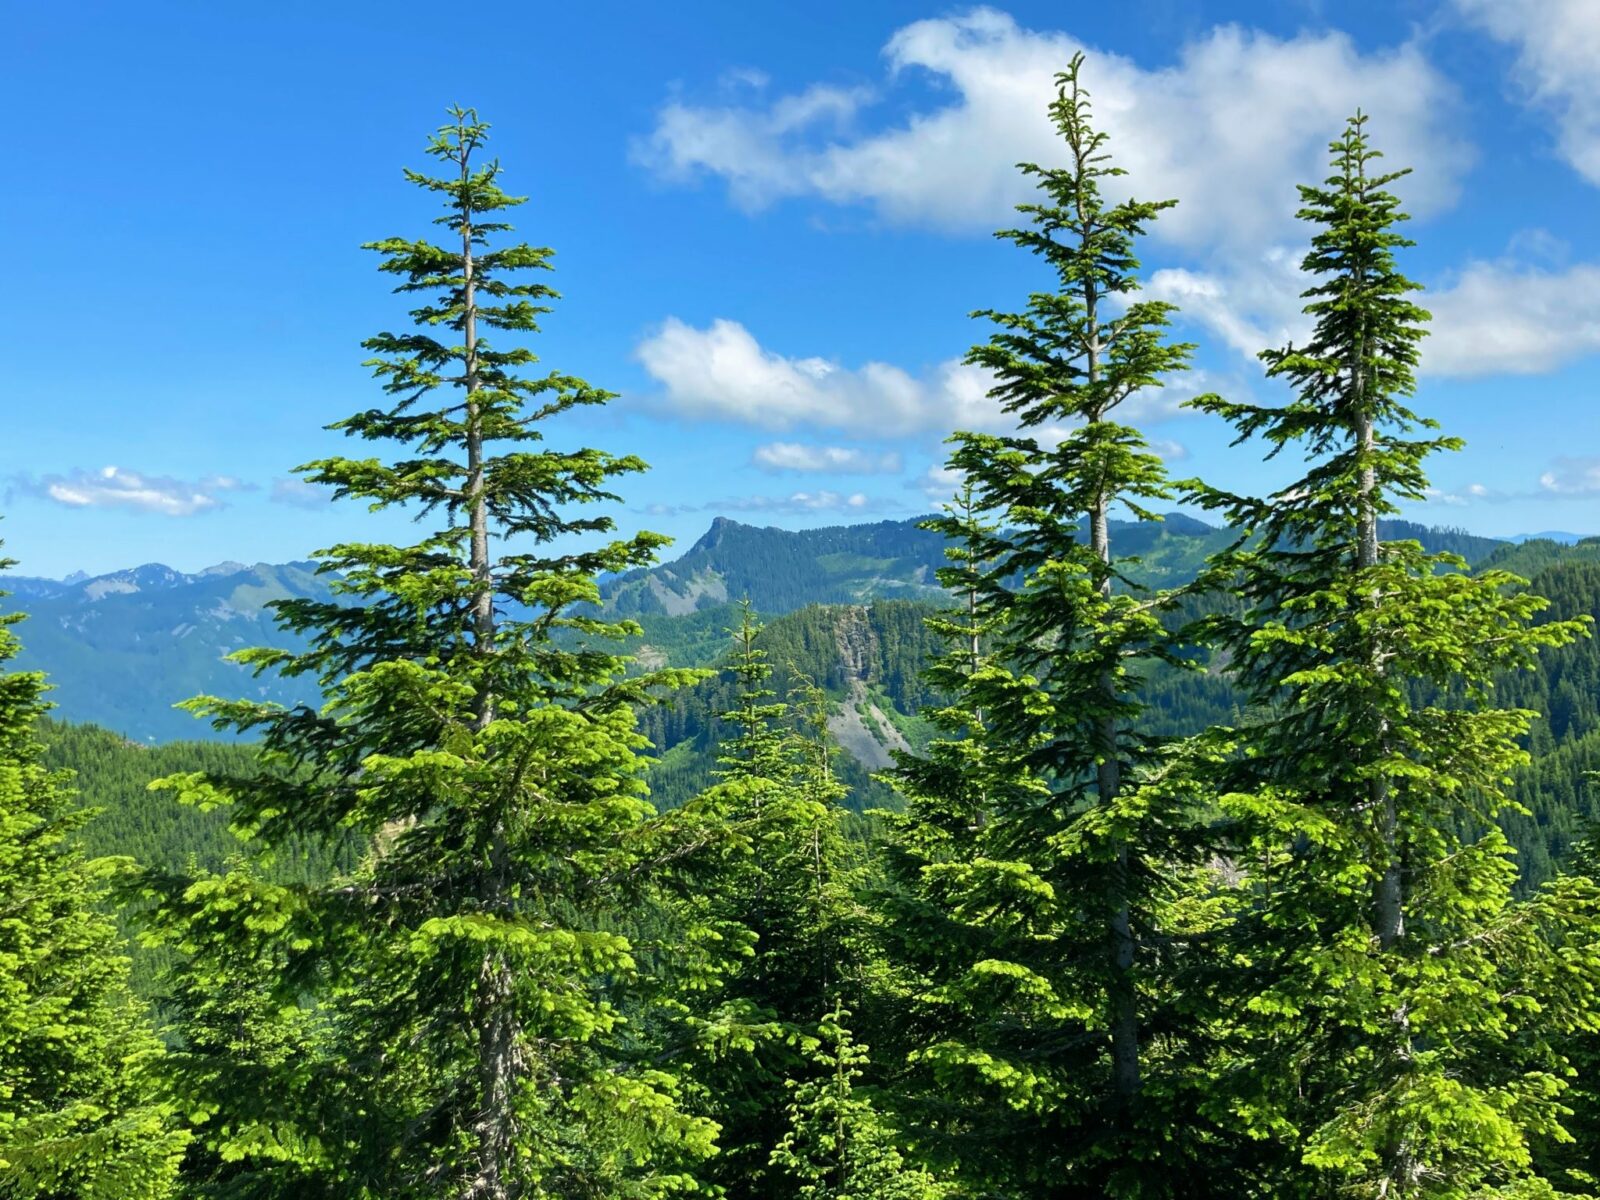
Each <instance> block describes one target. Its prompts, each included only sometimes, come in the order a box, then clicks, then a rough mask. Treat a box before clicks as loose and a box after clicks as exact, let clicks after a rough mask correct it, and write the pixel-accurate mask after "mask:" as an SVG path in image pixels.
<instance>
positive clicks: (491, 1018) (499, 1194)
mask: <svg viewBox="0 0 1600 1200" xmlns="http://www.w3.org/2000/svg"><path fill="white" fill-rule="evenodd" d="M467 155H468V152H467V150H466V149H465V148H463V150H462V154H461V180H462V183H463V184H465V183H466V182H467V180H468V179H469V178H470V168H469V166H468V157H467ZM473 233H474V229H473V221H472V207H471V202H470V199H469V198H468V197H467V196H466V195H463V197H462V220H461V275H462V339H463V354H464V362H463V383H464V386H465V388H466V393H467V397H466V417H467V428H466V442H467V480H466V498H467V518H468V523H469V531H470V539H471V540H470V545H469V550H468V567H469V569H470V570H471V572H472V581H473V588H472V637H473V647H474V649H475V651H476V653H477V654H478V656H479V657H480V658H482V659H487V658H488V657H489V656H490V655H491V654H492V653H493V652H494V639H495V622H494V577H493V574H492V571H491V569H490V563H489V506H488V503H487V500H486V498H485V495H484V453H483V441H484V439H483V411H482V406H481V405H480V403H479V399H478V389H479V387H480V386H481V383H482V379H481V376H480V369H479V362H478V303H477V275H476V264H475V262H474V259H473V245H472V239H473ZM473 715H474V724H475V725H476V726H477V728H479V729H483V728H486V727H487V726H488V725H489V723H490V722H492V721H493V720H494V695H493V692H492V690H491V688H490V685H489V683H488V682H487V680H485V681H483V682H480V684H479V688H478V694H477V697H476V698H475V701H474V714H473ZM491 837H492V844H491V846H490V849H489V858H490V862H489V867H488V870H487V871H486V872H485V873H484V876H483V878H482V888H481V893H480V895H479V900H480V901H481V902H482V903H483V905H484V907H485V909H486V911H488V912H489V913H490V914H492V915H494V916H497V917H498V916H503V915H504V913H505V908H506V904H507V898H508V894H509V887H508V881H507V878H506V875H507V863H506V858H507V850H506V845H505V831H504V829H503V828H501V827H496V828H495V829H494V830H493V832H492V835H491ZM472 1020H473V1026H474V1028H475V1029H476V1031H477V1035H478V1112H477V1115H476V1117H475V1118H474V1120H473V1123H472V1132H473V1137H474V1141H475V1143H476V1146H475V1158H476V1169H475V1171H474V1173H473V1176H472V1178H471V1179H470V1180H469V1181H468V1182H467V1184H466V1188H465V1190H464V1192H463V1197H464V1200H510V1198H511V1196H512V1195H513V1192H512V1190H511V1189H512V1187H513V1186H514V1184H513V1182H512V1181H510V1180H508V1179H507V1178H506V1170H507V1168H508V1167H509V1165H510V1164H511V1163H512V1162H513V1161H514V1158H515V1154H516V1136H517V1121H516V1095H515V1092H516V1086H517V1080H518V1078H519V1077H520V1076H521V1074H522V1072H523V1061H522V1055H523V1047H522V1028H521V1024H520V1022H519V1021H518V1019H517V1013H516V1003H515V990H514V980H513V977H512V972H511V967H510V965H509V964H508V963H507V962H506V958H505V955H504V953H503V952H501V951H500V950H498V949H497V950H493V951H490V952H489V953H487V954H486V955H485V956H484V959H483V964H482V967H481V968H480V975H479V980H478V991H477V995H476V997H475V998H474V1001H473V1011H472Z"/></svg>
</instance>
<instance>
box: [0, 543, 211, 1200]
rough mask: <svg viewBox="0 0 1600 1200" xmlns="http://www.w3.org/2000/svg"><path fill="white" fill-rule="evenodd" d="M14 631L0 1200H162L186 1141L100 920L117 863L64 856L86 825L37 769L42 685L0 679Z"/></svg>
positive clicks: (7, 752) (55, 780)
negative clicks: (158, 1088) (161, 1096)
mask: <svg viewBox="0 0 1600 1200" xmlns="http://www.w3.org/2000/svg"><path fill="white" fill-rule="evenodd" d="M12 565H13V563H12V561H11V560H10V559H5V558H0V571H4V570H6V569H7V568H8V567H10V566H12ZM4 595H5V593H3V592H0V596H4ZM21 619H22V616H21V614H19V613H7V614H4V615H0V1196H5V1197H7V1198H8V1200H57V1198H58V1197H73V1198H74V1200H163V1198H164V1197H168V1196H172V1195H174V1194H175V1184H176V1180H177V1167H178V1162H179V1160H180V1159H181V1158H182V1156H183V1150H184V1143H185V1137H184V1133H183V1130H182V1128H181V1126H180V1123H179V1122H178V1121H177V1119H176V1115H175V1114H174V1112H173V1111H172V1110H171V1109H169V1108H167V1107H166V1106H164V1105H162V1104H160V1103H159V1102H158V1101H157V1100H156V1099H155V1097H154V1095H153V1089H152V1087H151V1077H152V1073H153V1072H154V1071H155V1070H156V1069H157V1068H158V1066H159V1061H160V1057H161V1044H160V1042H159V1041H158V1040H157V1039H156V1037H155V1034H154V1032H153V1031H152V1030H151V1028H150V1024H149V1019H148V1014H147V1013H146V1012H145V1010H144V1006H143V1005H141V1004H140V1003H139V1002H138V1001H137V1000H135V999H134V997H133V994H132V992H131V991H130V990H129V987H128V960H127V958H126V957H125V956H124V954H123V953H122V947H121V944H120V938H119V936H118V934H117V930H116V926H115V923H114V922H113V921H112V919H111V918H110V917H109V916H107V915H106V914H105V911H104V907H103V906H104V902H105V900H106V896H107V878H106V876H107V872H108V870H109V869H111V868H112V867H114V866H115V865H116V864H114V863H111V862H109V861H101V862H88V861H85V859H84V858H83V856H82V854H81V853H80V852H79V851H78V850H77V849H76V848H75V846H74V833H75V831H76V830H77V829H78V828H79V827H80V826H81V825H82V824H83V822H84V821H85V820H86V819H87V818H88V817H89V816H90V815H91V814H89V813H87V812H85V811H84V810H83V809H81V808H79V807H78V806H77V805H76V804H75V803H74V797H73V794H72V790H71V778H70V776H68V775H67V774H66V773H65V772H52V771H49V770H47V769H46V768H45V767H44V765H43V764H42V763H41V761H40V757H41V750H40V746H39V743H38V740H37V737H36V726H37V724H38V722H39V718H40V715H41V714H42V713H43V712H44V709H45V704H44V702H43V700H42V698H41V697H42V694H43V692H44V690H45V686H46V685H45V680H44V677H43V675H41V674H39V673H38V672H32V671H6V670H4V667H5V666H6V664H8V663H9V662H10V661H11V660H12V659H13V658H14V657H15V656H16V654H17V651H18V648H19V644H18V641H17V637H16V634H15V633H13V632H12V628H11V627H12V626H13V625H15V624H16V623H17V622H18V621H20V620H21Z"/></svg>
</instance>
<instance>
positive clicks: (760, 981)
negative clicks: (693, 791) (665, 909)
mask: <svg viewBox="0 0 1600 1200" xmlns="http://www.w3.org/2000/svg"><path fill="white" fill-rule="evenodd" d="M732 633H733V639H734V653H733V656H732V660H731V662H730V663H729V665H728V668H727V670H728V672H729V673H730V674H731V675H733V676H734V678H735V679H736V681H737V686H738V698H737V703H736V706H735V707H734V708H732V709H730V710H728V711H726V712H724V713H723V714H722V715H723V720H724V721H725V722H726V723H727V725H728V726H729V727H730V728H731V729H732V730H733V736H731V737H730V738H729V739H728V740H727V741H726V742H725V743H724V744H723V745H722V747H721V753H720V755H719V757H718V763H719V768H718V773H719V776H720V778H719V779H718V781H717V782H716V783H715V784H714V785H713V786H712V787H710V788H708V789H707V790H706V791H705V792H704V793H703V794H702V795H700V796H698V797H696V798H695V799H694V800H693V801H691V802H690V804H689V805H688V806H686V809H685V811H684V814H683V816H684V818H685V819H687V820H689V821H692V822H696V823H700V824H702V825H704V826H708V827H710V828H712V829H716V830H721V831H723V832H724V837H723V839H722V840H721V841H720V844H719V843H717V842H716V841H714V839H713V838H712V837H709V836H708V837H707V838H705V839H703V840H704V841H706V842H707V843H708V844H713V845H719V853H718V854H717V855H716V856H715V857H714V859H713V860H712V862H711V863H710V864H709V865H710V868H711V869H710V871H709V872H708V873H706V874H705V875H703V876H702V878H701V894H700V898H699V904H698V908H699V913H700V915H699V916H698V917H697V918H696V919H695V920H693V921H691V922H690V924H691V925H701V926H709V927H713V928H717V929H721V930H724V931H725V934H724V936H725V938H726V941H727V945H728V946H729V948H730V949H732V950H734V951H735V952H736V954H735V956H734V958H733V960H732V961H731V962H730V963H729V964H728V967H727V970H726V973H725V975H724V976H723V977H722V978H721V979H720V980H719V981H718V984H717V986H716V987H715V988H713V989H710V990H709V991H708V994H707V997H706V998H705V1000H704V1001H702V1002H701V1004H700V1005H699V1006H698V1007H699V1008H701V1009H707V1008H708V1005H709V1009H708V1011H707V1012H706V1019H707V1021H708V1022H709V1023H711V1024H712V1025H713V1027H715V1026H717V1025H720V1027H721V1030H722V1032H721V1036H722V1038H723V1039H724V1040H725V1041H729V1040H732V1041H733V1044H730V1045H729V1046H728V1047H727V1049H726V1050H725V1051H724V1053H723V1054H721V1055H720V1056H719V1058H718V1060H717V1061H715V1062H712V1063H710V1064H707V1065H706V1066H705V1067H704V1068H703V1069H702V1070H701V1072H700V1082H701V1084H702V1087H703V1089H704V1092H705V1093H706V1096H707V1101H708V1104H709V1111H710V1112H711V1114H712V1115H713V1116H714V1117H715V1119H716V1120H717V1122H718V1123H719V1125H720V1126H721V1127H722V1134H721V1137H720V1143H721V1153H720V1154H719V1156H718V1157H717V1159H716V1160H715V1161H714V1162H712V1163H711V1164H709V1166H708V1169H707V1171H706V1172H705V1176H706V1178H708V1179H709V1180H710V1181H711V1182H712V1183H713V1184H714V1185H715V1186H717V1187H719V1188H721V1189H723V1190H724V1191H725V1193H726V1194H727V1195H729V1196H732V1197H746V1196H747V1197H752V1198H754V1197H763V1198H775V1197H782V1196H788V1195H791V1194H793V1193H792V1191H791V1190H790V1185H789V1182H788V1181H786V1179H785V1178H784V1177H782V1176H774V1175H773V1174H772V1172H771V1171H770V1170H769V1163H770V1160H771V1157H772V1153H773V1149H774V1147H775V1145H776V1139H777V1130H778V1129H779V1128H780V1126H781V1124H782V1117H783V1102H784V1094H785V1084H786V1082H789V1081H792V1080H793V1079H795V1078H797V1077H800V1076H801V1075H803V1074H804V1073H805V1071H806V1070H807V1069H808V1068H807V1064H806V1062H805V1060H804V1058H803V1056H802V1055H801V1054H800V1052H799V1047H800V1045H801V1043H802V1042H803V1041H804V1040H805V1039H806V1038H807V1037H808V1036H809V1027H810V1022H811V1020H812V1019H813V1017H812V1014H815V1013H816V1012H817V1010H818V1009H819V1008H822V1007H823V1006H825V1005H826V1004H827V1002H828V1001H829V1000H830V999H834V998H836V997H838V996H839V995H840V994H841V993H843V992H847V991H848V992H850V993H858V992H859V991H860V988H861V979H860V975H861V972H862V970H863V963H862V961H861V957H860V953H859V949H860V942H861V937H860V928H859V927H860V915H859V913H858V911H857V905H856V900H855V897H854V894H853V890H852V883H853V873H854V869H853V864H852V862H851V852H850V848H849V846H848V845H847V843H846V841H845V838H844V835H843V832H842V829H841V820H842V818H843V816H844V811H843V809H842V808H841V807H840V801H841V799H842V798H843V796H844V793H845V789H844V788H843V787H842V786H841V785H840V784H839V783H838V781H837V780H836V779H835V777H834V774H833V771H832V767H831V757H832V754H833V752H834V751H833V746H832V742H831V738H830V737H829V734H828V729H827V718H828V705H827V697H826V695H825V694H824V693H823V692H822V690H821V689H820V688H818V687H817V686H816V685H815V684H814V683H811V682H810V681H809V680H806V681H802V682H800V683H799V684H798V685H797V689H796V690H797V695H796V697H795V699H796V700H798V703H797V704H796V703H792V702H791V701H789V700H778V699H777V696H776V693H775V692H774V691H773V690H772V688H771V687H770V681H771V676H772V668H771V666H770V665H769V664H768V662H767V661H766V651H765V650H764V649H763V648H762V646H761V644H760V639H759V636H758V635H759V633H760V626H759V625H758V624H757V623H756V620H755V616H754V613H753V610H752V609H751V608H750V606H749V605H748V604H745V605H743V606H742V608H741V611H740V624H739V626H738V628H737V629H735V630H733V631H732ZM728 834H731V835H732V836H731V838H730V837H728V836H726V835H728ZM682 840H692V839H682ZM694 1007H696V1006H691V1011H693V1009H694ZM733 1030H738V1031H739V1036H738V1038H737V1039H730V1038H729V1034H730V1033H731V1032H732V1031H733Z"/></svg>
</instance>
